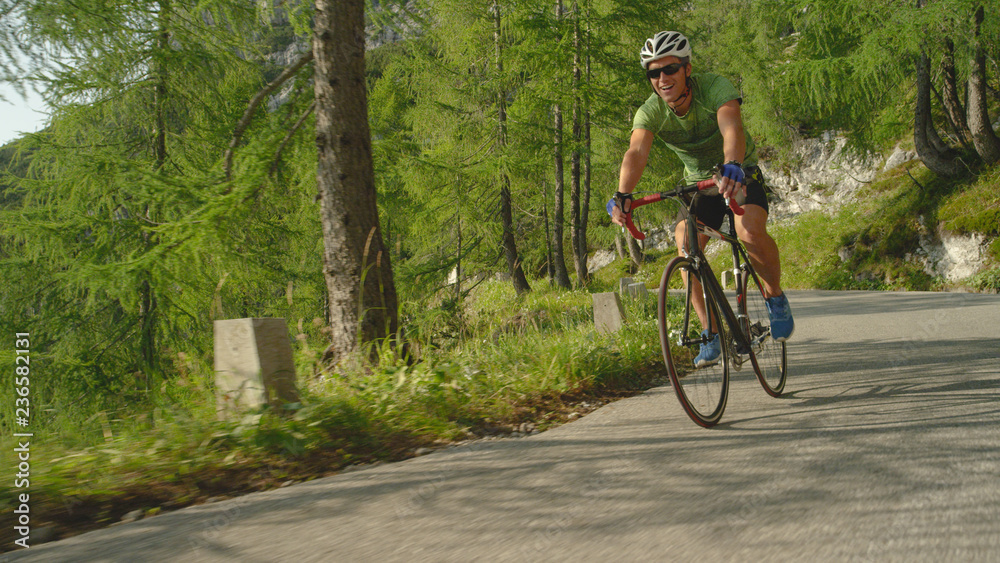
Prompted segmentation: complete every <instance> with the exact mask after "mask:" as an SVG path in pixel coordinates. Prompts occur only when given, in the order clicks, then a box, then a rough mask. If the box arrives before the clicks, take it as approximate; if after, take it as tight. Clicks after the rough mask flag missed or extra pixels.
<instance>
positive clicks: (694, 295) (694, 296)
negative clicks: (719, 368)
mask: <svg viewBox="0 0 1000 563" xmlns="http://www.w3.org/2000/svg"><path fill="white" fill-rule="evenodd" d="M674 240H675V241H677V254H678V255H679V256H684V248H685V247H686V245H687V223H686V222H684V221H681V222H679V223H677V226H676V227H675V228H674ZM706 244H708V236H707V235H703V234H699V235H698V248H702V249H704V248H705V245H706ZM681 277H682V278H684V283H685V284H688V283H692V284H694V285H692V286H691V305H692V306H693V307H694V312H695V313H696V314H697V315H698V320H700V321H701V326H703V327H706V328H707V327H708V314H707V312H706V308H705V294H704V291H702V288H701V282H699V281H698V280H696V279H692V280H690V281H689V280H688V276H687V273H686V272H683V271H682V272H681ZM713 320H716V319H713ZM716 322H717V320H716ZM712 328H714V329H715V330H714V331H712V333H717V332H719V329H718V327H716V326H714V325H713V327H712Z"/></svg>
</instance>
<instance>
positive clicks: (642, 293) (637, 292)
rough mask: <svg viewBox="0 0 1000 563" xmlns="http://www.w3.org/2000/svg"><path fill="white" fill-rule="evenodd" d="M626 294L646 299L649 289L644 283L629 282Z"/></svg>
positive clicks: (634, 297)
mask: <svg viewBox="0 0 1000 563" xmlns="http://www.w3.org/2000/svg"><path fill="white" fill-rule="evenodd" d="M627 291H628V295H629V297H632V298H633V299H646V298H648V297H649V290H648V289H646V284H644V283H630V284H629V285H628V289H627Z"/></svg>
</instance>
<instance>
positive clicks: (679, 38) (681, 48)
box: [639, 31, 691, 70]
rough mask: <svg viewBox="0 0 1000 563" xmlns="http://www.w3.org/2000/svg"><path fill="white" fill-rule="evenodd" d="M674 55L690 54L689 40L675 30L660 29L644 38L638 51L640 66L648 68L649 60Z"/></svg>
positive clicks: (682, 56) (678, 56)
mask: <svg viewBox="0 0 1000 563" xmlns="http://www.w3.org/2000/svg"><path fill="white" fill-rule="evenodd" d="M669 56H674V57H677V58H684V57H690V56H691V42H690V41H688V39H687V37H684V35H682V34H681V33H679V32H677V31H661V32H659V33H657V34H656V35H654V36H652V37H650V38H649V39H647V40H646V44H645V45H643V46H642V50H641V51H639V60H640V61H641V62H642V68H645V69H647V70H648V69H649V62H650V61H654V60H656V59H659V58H663V57H669Z"/></svg>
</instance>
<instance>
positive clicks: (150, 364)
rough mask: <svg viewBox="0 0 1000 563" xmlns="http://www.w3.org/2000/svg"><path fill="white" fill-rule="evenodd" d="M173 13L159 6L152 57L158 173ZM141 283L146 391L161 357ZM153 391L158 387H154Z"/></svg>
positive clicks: (153, 309) (145, 276) (145, 211)
mask: <svg viewBox="0 0 1000 563" xmlns="http://www.w3.org/2000/svg"><path fill="white" fill-rule="evenodd" d="M172 16H173V10H172V6H171V2H170V0H163V1H161V2H160V5H159V13H158V16H157V26H158V28H159V30H158V33H157V35H156V55H155V56H154V58H153V63H152V64H153V68H152V69H151V70H152V76H153V80H154V83H153V129H154V130H153V160H154V162H155V164H154V165H153V166H154V169H153V171H154V172H155V173H157V174H160V173H162V172H163V168H164V166H165V165H166V163H167V117H166V115H167V109H166V108H167V72H166V64H165V63H164V62H163V61H162V60H159V59H160V58H165V57H166V56H167V50H168V49H169V48H170V27H171V21H170V20H171V17H172ZM152 213H153V210H152V209H151V208H150V206H149V205H148V204H146V205H143V208H142V216H143V218H145V219H146V220H149V221H151V222H152V221H153V217H152ZM142 238H143V243H144V246H145V250H146V252H150V251H151V250H152V249H153V247H155V246H156V240H155V239H154V237H153V235H152V234H151V233H150V232H149V231H143V235H142ZM140 276H141V278H142V279H141V281H140V282H139V317H140V322H139V341H140V345H139V346H140V349H141V352H142V363H143V371H144V372H145V378H144V379H145V381H146V386H147V389H149V388H150V382H151V381H152V380H153V378H154V377H155V376H156V373H157V372H158V371H159V363H160V362H159V355H158V353H157V349H156V348H157V347H156V339H157V334H156V332H157V331H156V324H157V318H156V317H157V302H156V291H155V290H154V289H153V284H152V283H151V282H150V278H151V276H150V273H149V271H147V270H144V271H143V272H142V273H141V274H140ZM152 388H153V389H157V388H158V386H157V385H155V382H154V385H152Z"/></svg>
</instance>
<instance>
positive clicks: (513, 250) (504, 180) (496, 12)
mask: <svg viewBox="0 0 1000 563" xmlns="http://www.w3.org/2000/svg"><path fill="white" fill-rule="evenodd" d="M500 23H501V22H500V2H499V1H498V0H494V1H493V42H494V45H495V46H496V69H497V78H498V79H501V83H502V77H503V45H502V43H501V36H500ZM497 121H498V125H499V134H500V143H499V147H500V152H501V154H503V152H504V151H506V149H507V92H505V91H504V89H503V87H502V86H501V87H500V88H499V89H498V91H497ZM500 220H501V221H502V222H503V252H504V255H505V256H506V258H507V271H508V272H509V273H510V278H511V281H512V282H513V283H514V290H515V291H517V293H519V294H520V293H524V292H526V291H530V290H531V286H530V285H528V279H527V278H525V277H524V270H523V269H522V268H521V257H520V256H518V254H517V243H515V242H514V217H513V212H512V210H511V195H510V177H509V176H508V175H507V171H506V170H501V172H500Z"/></svg>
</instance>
